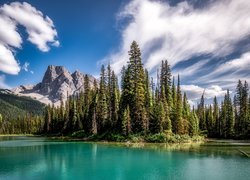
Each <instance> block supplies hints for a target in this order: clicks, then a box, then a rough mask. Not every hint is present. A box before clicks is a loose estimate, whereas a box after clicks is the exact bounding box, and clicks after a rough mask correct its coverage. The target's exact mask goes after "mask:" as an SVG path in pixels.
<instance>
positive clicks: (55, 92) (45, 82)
mask: <svg viewBox="0 0 250 180" xmlns="http://www.w3.org/2000/svg"><path fill="white" fill-rule="evenodd" d="M84 76H85V74H83V73H81V72H80V71H79V70H76V71H75V72H74V73H72V74H71V73H70V72H69V71H68V70H67V69H66V68H65V67H63V66H53V65H50V66H48V68H47V70H46V72H45V74H44V76H43V79H42V82H40V83H38V84H37V85H35V86H33V87H32V86H31V87H30V88H23V87H26V86H20V87H18V88H15V89H13V90H12V91H13V92H14V93H16V94H21V95H26V96H31V97H33V96H34V98H36V99H38V100H39V99H41V102H43V103H44V102H45V100H46V101H47V103H46V102H45V103H46V104H48V103H54V104H58V103H60V101H61V100H66V99H67V96H68V95H69V96H70V95H73V94H77V93H80V92H81V91H84V88H83V84H84ZM88 76H89V80H90V86H91V87H92V86H93V82H94V79H95V78H94V77H93V76H91V75H88ZM38 97H39V98H38Z"/></svg>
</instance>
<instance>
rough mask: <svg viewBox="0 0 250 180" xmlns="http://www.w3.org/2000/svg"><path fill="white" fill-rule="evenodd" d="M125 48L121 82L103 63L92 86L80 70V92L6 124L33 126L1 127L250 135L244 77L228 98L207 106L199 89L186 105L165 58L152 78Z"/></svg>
mask: <svg viewBox="0 0 250 180" xmlns="http://www.w3.org/2000/svg"><path fill="white" fill-rule="evenodd" d="M128 53H129V57H130V58H129V60H128V62H127V65H126V66H124V67H123V68H122V71H121V81H120V82H118V76H117V75H116V74H115V73H114V71H113V70H112V69H111V67H110V65H108V66H107V67H105V66H102V67H101V72H100V79H99V81H98V82H97V81H95V82H94V85H93V87H92V86H90V83H89V77H88V75H85V77H84V91H83V92H81V93H80V94H77V95H74V96H69V97H68V100H67V101H66V102H63V101H61V105H60V106H59V107H55V106H53V105H52V106H51V105H48V106H46V108H45V110H44V114H43V116H41V115H39V116H36V117H35V118H34V117H31V116H28V115H26V116H23V117H22V118H20V117H19V118H15V119H12V120H11V121H10V120H8V121H9V122H10V124H20V123H17V122H23V123H21V124H27V123H25V122H26V121H27V122H29V124H30V125H32V126H33V124H35V126H36V128H33V129H29V130H28V131H27V128H26V129H23V128H24V125H22V126H21V125H19V126H17V125H16V126H14V125H9V126H8V127H9V128H12V130H5V132H6V133H36V134H43V135H53V136H62V135H69V136H73V137H85V138H89V139H91V138H92V139H101V140H102V139H105V140H114V141H123V140H126V139H129V138H131V137H140V138H142V139H143V140H145V141H149V142H175V140H176V139H181V138H184V139H185V138H193V137H199V136H205V137H212V138H232V139H246V138H249V137H250V97H249V89H248V84H247V82H246V81H245V82H242V81H240V80H239V81H238V84H237V87H236V92H235V95H234V97H233V99H232V98H231V92H230V91H229V90H227V93H226V94H225V97H224V100H223V101H222V102H221V103H219V102H218V101H217V97H214V100H213V103H212V104H210V105H207V104H205V97H204V94H202V96H201V100H200V103H199V104H198V106H197V107H190V105H189V103H188V99H187V95H186V93H185V92H182V91H181V85H180V84H181V82H180V81H181V80H180V76H179V75H178V77H177V78H175V77H172V74H171V67H170V64H169V63H168V61H167V60H163V61H162V63H161V65H160V71H159V72H158V76H157V80H156V81H155V80H154V79H153V78H150V76H149V73H148V71H147V69H145V68H144V67H143V63H142V59H141V52H140V48H139V45H138V44H137V42H135V41H134V42H132V44H131V47H130V50H129V52H128ZM1 117H2V116H1V115H0V123H1V124H3V123H4V122H5V121H4V119H3V118H1ZM38 119H39V120H38ZM33 121H34V122H33ZM38 122H39V123H38ZM8 127H6V128H8ZM6 128H5V129H6ZM1 133H4V131H2V132H1Z"/></svg>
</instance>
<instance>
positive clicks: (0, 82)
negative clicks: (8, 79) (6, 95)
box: [0, 75, 10, 89]
mask: <svg viewBox="0 0 250 180" xmlns="http://www.w3.org/2000/svg"><path fill="white" fill-rule="evenodd" d="M9 88H10V87H9V86H8V85H7V84H6V83H5V75H0V89H9Z"/></svg>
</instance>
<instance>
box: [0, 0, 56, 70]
mask: <svg viewBox="0 0 250 180" xmlns="http://www.w3.org/2000/svg"><path fill="white" fill-rule="evenodd" d="M0 24H1V26H0V71H2V72H4V73H8V74H18V72H19V71H20V69H21V68H20V65H19V63H18V61H17V60H16V59H15V49H16V48H19V49H20V48H21V47H22V42H23V40H22V37H21V35H20V32H18V28H17V26H18V25H21V26H23V27H24V28H25V30H26V32H27V34H28V41H30V42H31V43H32V44H34V45H36V46H37V48H38V49H39V50H41V51H43V52H46V51H49V50H50V45H52V46H59V44H60V43H59V41H58V40H57V39H56V38H57V31H56V29H55V27H54V24H53V21H52V20H51V19H50V18H49V17H48V16H44V15H43V13H42V12H41V11H39V10H37V9H36V8H34V7H33V6H31V5H30V4H28V3H26V2H23V3H20V2H13V3H10V4H4V5H3V6H1V7H0Z"/></svg>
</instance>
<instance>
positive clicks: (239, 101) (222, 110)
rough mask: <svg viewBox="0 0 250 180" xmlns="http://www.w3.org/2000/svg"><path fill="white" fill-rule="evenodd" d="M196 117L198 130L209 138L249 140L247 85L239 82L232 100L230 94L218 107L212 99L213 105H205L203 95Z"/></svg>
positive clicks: (249, 98)
mask: <svg viewBox="0 0 250 180" xmlns="http://www.w3.org/2000/svg"><path fill="white" fill-rule="evenodd" d="M197 115H198V117H199V119H200V130H201V131H204V132H206V133H207V134H208V136H209V137H218V138H249V137H250V97H249V88H248V83H247V82H246V81H245V82H244V83H243V82H242V81H241V80H239V81H238V84H237V87H236V93H235V95H234V98H233V100H232V99H231V96H230V92H229V90H227V93H226V94H225V96H224V100H223V101H222V102H221V104H220V106H219V104H218V101H217V98H216V97H214V100H213V105H207V106H206V105H205V103H204V94H203V95H202V97H201V101H200V103H199V105H198V109H197Z"/></svg>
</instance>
